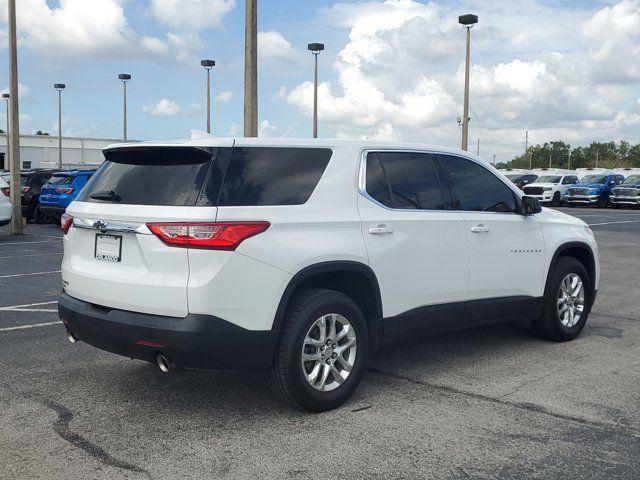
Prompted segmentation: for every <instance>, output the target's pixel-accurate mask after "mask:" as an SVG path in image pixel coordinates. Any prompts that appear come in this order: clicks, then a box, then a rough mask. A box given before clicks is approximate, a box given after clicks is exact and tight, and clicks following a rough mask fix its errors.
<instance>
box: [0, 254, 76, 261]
mask: <svg viewBox="0 0 640 480" xmlns="http://www.w3.org/2000/svg"><path fill="white" fill-rule="evenodd" d="M54 255H64V254H63V253H62V252H59V253H36V254H33V255H9V256H8V257H0V260H5V259H7V258H24V257H52V256H54Z"/></svg>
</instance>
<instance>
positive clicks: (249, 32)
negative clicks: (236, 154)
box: [244, 0, 258, 137]
mask: <svg viewBox="0 0 640 480" xmlns="http://www.w3.org/2000/svg"><path fill="white" fill-rule="evenodd" d="M244 35H245V46H244V136H245V137H257V136H258V0H246V11H245V29H244Z"/></svg>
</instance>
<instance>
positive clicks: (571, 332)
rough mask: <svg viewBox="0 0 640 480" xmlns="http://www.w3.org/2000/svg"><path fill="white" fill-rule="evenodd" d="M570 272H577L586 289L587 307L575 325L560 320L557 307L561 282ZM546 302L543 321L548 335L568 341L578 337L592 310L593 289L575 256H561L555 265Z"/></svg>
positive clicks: (585, 303)
mask: <svg viewBox="0 0 640 480" xmlns="http://www.w3.org/2000/svg"><path fill="white" fill-rule="evenodd" d="M570 273H575V274H576V275H578V276H579V277H580V278H581V280H582V288H583V289H584V305H585V308H584V310H583V312H582V315H581V316H580V320H579V321H578V323H576V324H575V325H574V326H573V327H565V326H564V325H562V323H561V322H560V317H559V315H558V309H557V296H558V290H559V289H560V283H561V282H562V281H563V280H564V278H565V277H566V276H567V275H569V274H570ZM545 297H546V302H545V310H544V317H543V322H544V323H545V325H544V327H545V331H546V333H547V335H546V336H550V337H551V338H552V339H553V340H556V341H567V340H572V339H574V338H576V337H577V336H578V335H580V332H581V331H582V329H583V328H584V326H585V323H586V321H587V317H588V316H589V313H590V310H591V302H592V290H591V279H590V278H589V275H588V273H587V270H586V269H585V268H584V266H583V265H582V263H580V262H579V261H578V260H576V259H575V258H570V257H565V258H560V259H559V260H558V262H557V263H556V265H555V266H554V268H553V270H552V272H551V275H550V279H549V284H548V286H547V289H546V292H545Z"/></svg>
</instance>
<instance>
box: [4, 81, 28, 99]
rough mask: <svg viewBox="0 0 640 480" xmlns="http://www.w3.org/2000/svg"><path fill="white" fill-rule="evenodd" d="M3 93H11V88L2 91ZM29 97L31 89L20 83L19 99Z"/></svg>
mask: <svg viewBox="0 0 640 480" xmlns="http://www.w3.org/2000/svg"><path fill="white" fill-rule="evenodd" d="M2 93H9V87H8V86H6V87H4V88H3V89H2ZM28 96H29V87H28V86H26V85H24V84H22V83H19V82H18V98H19V99H20V100H24V99H25V98H28Z"/></svg>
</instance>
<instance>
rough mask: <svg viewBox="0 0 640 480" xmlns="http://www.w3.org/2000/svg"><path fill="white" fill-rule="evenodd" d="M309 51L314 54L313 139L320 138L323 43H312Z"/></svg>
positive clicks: (308, 46)
mask: <svg viewBox="0 0 640 480" xmlns="http://www.w3.org/2000/svg"><path fill="white" fill-rule="evenodd" d="M307 49H308V50H309V51H310V52H311V53H313V57H314V63H313V138H318V55H320V52H322V51H323V50H324V44H323V43H310V44H309V45H307Z"/></svg>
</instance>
